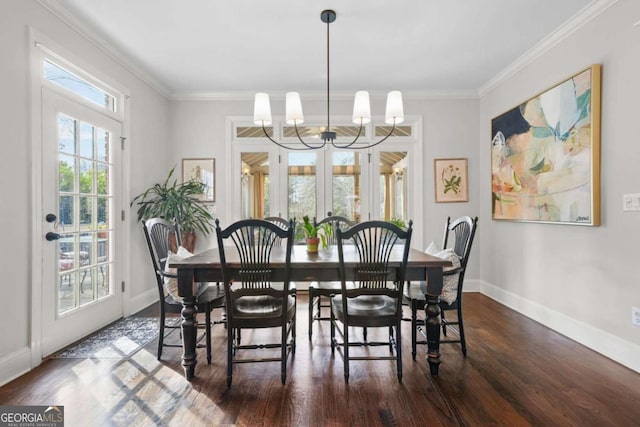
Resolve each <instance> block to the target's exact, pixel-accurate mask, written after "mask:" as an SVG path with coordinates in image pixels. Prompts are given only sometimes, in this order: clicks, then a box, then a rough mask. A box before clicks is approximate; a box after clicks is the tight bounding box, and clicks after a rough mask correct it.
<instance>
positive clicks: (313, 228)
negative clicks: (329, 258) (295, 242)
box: [296, 215, 331, 253]
mask: <svg viewBox="0 0 640 427" xmlns="http://www.w3.org/2000/svg"><path fill="white" fill-rule="evenodd" d="M296 234H297V235H298V238H301V237H304V238H305V239H306V243H307V252H311V253H313V252H318V245H319V244H320V242H322V248H323V249H324V248H326V247H327V236H330V235H331V227H330V226H329V224H328V223H324V224H321V225H316V224H314V223H312V222H311V221H310V220H309V217H308V216H307V215H305V216H303V217H302V223H301V224H298V229H297V230H296Z"/></svg>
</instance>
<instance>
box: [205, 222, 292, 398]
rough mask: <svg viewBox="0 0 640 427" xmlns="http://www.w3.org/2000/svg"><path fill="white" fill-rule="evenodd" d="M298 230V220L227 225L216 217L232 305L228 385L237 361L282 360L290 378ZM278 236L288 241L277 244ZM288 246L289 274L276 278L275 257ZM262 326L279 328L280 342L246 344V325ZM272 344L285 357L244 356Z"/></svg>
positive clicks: (283, 372)
mask: <svg viewBox="0 0 640 427" xmlns="http://www.w3.org/2000/svg"><path fill="white" fill-rule="evenodd" d="M293 232H294V224H293V221H290V223H289V226H288V227H287V228H286V229H284V228H281V227H280V226H279V225H277V224H274V223H272V222H269V221H265V220H260V219H245V220H241V221H237V222H235V223H233V224H231V225H230V226H229V227H227V228H226V229H224V230H222V229H221V228H220V222H219V220H216V235H217V240H218V249H219V252H220V264H221V269H222V278H223V282H224V287H225V295H226V307H227V387H231V383H232V379H233V378H232V374H233V365H234V364H238V363H253V362H278V361H279V362H280V368H281V380H282V384H285V382H286V378H287V359H288V357H289V355H290V354H293V353H295V344H296V331H295V327H296V298H295V295H293V294H292V293H291V292H289V283H290V277H291V251H292V248H293ZM279 240H282V241H283V242H284V243H285V244H284V246H281V247H278V246H277V242H278V241H279ZM283 249H284V251H285V256H284V262H285V270H284V276H283V277H274V275H273V271H272V268H271V263H272V256H273V253H274V252H276V251H282V250H283ZM260 328H280V340H279V342H277V343H273V342H268V343H260V344H242V342H241V335H240V332H241V330H242V329H260ZM287 340H289V341H287ZM269 348H280V356H279V357H255V358H246V357H239V353H243V352H241V350H262V349H269Z"/></svg>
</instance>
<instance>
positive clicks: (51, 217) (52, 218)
mask: <svg viewBox="0 0 640 427" xmlns="http://www.w3.org/2000/svg"><path fill="white" fill-rule="evenodd" d="M44 219H46V220H47V222H55V221H56V219H58V217H57V216H55V214H52V213H50V214H47V216H45V217H44Z"/></svg>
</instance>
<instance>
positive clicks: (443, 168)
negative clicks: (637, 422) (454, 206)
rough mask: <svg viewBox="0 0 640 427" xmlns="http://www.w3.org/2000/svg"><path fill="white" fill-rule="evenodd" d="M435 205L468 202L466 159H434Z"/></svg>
mask: <svg viewBox="0 0 640 427" xmlns="http://www.w3.org/2000/svg"><path fill="white" fill-rule="evenodd" d="M433 170H434V174H435V185H436V203H448V202H468V201H469V187H468V182H469V180H468V177H467V159H465V158H459V159H435V160H434V167H433Z"/></svg>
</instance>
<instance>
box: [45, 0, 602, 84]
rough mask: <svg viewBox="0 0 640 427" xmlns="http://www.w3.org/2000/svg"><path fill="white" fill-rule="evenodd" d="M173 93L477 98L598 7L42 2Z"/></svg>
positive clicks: (441, 1) (527, 0) (510, 2)
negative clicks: (326, 19)
mask: <svg viewBox="0 0 640 427" xmlns="http://www.w3.org/2000/svg"><path fill="white" fill-rule="evenodd" d="M40 1H41V2H42V3H51V4H53V5H54V6H55V7H56V8H58V9H59V10H61V11H64V12H65V14H67V15H69V14H71V15H72V17H73V18H72V19H74V20H75V21H78V22H80V24H81V25H80V27H81V28H82V27H83V26H86V27H89V28H90V29H91V31H92V32H93V33H95V35H97V36H98V37H99V39H102V40H103V41H105V42H106V43H107V44H108V45H109V46H110V48H111V49H112V50H113V49H115V50H116V51H118V53H119V55H121V56H122V57H123V58H125V61H126V62H128V63H131V64H134V66H135V68H136V69H139V70H142V73H143V74H145V75H148V76H151V79H152V80H153V81H154V82H155V83H156V84H157V86H159V87H160V88H161V89H162V90H163V91H164V92H165V93H167V94H170V95H176V94H182V95H184V94H199V93H200V94H202V93H225V94H230V93H253V92H255V91H266V92H270V93H272V94H274V93H275V94H284V92H286V91H289V90H297V91H300V92H318V93H321V92H322V91H324V90H326V74H327V73H326V24H324V23H322V22H321V21H320V12H321V11H322V10H324V9H334V10H335V11H336V13H337V19H336V21H335V22H334V23H333V24H331V27H330V33H331V43H330V46H331V90H332V91H338V92H340V91H344V92H347V91H349V92H351V91H354V90H370V91H372V92H373V93H376V92H380V93H383V92H386V91H388V90H395V89H397V90H402V91H405V92H411V91H417V92H421V93H453V92H458V93H459V92H470V93H477V91H478V89H479V88H481V87H482V86H483V85H484V84H486V83H487V82H488V81H490V80H491V79H492V78H494V77H495V76H496V75H497V74H499V73H500V72H501V71H503V70H504V69H505V68H507V67H508V66H509V65H510V64H512V63H513V62H514V61H516V60H517V59H518V58H519V57H520V56H522V55H523V54H525V53H526V52H527V51H528V50H530V49H531V48H532V47H534V46H535V45H536V44H537V43H539V42H540V41H541V40H543V39H544V38H545V37H546V36H547V35H549V34H550V33H552V32H554V31H555V30H557V29H558V28H560V27H562V25H563V24H564V23H566V22H567V21H568V20H570V19H571V18H572V17H574V16H575V15H576V14H579V12H580V11H581V10H583V8H585V7H586V6H587V5H589V4H590V3H591V1H590V0H562V1H558V0H535V1H532V0H393V1H388V0H387V1H385V0H369V1H366V2H365V1H362V0H360V1H358V0H341V1H337V0H333V1H321V2H319V1H315V2H312V1H302V0H270V1H260V0H233V1H213V0H180V1H178V0H134V1H132V0H46V1H45V0H40Z"/></svg>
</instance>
